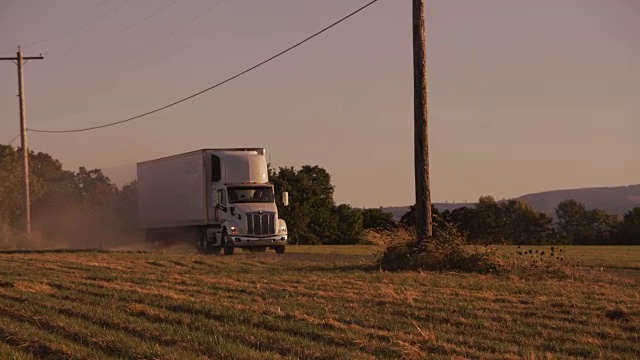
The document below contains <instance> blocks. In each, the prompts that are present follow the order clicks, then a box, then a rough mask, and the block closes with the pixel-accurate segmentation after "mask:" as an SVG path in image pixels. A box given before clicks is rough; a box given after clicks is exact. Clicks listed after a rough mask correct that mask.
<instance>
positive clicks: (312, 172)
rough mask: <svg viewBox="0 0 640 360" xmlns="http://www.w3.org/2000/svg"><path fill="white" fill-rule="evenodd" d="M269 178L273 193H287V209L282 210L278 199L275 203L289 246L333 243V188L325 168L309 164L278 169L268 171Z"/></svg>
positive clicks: (334, 233)
mask: <svg viewBox="0 0 640 360" xmlns="http://www.w3.org/2000/svg"><path fill="white" fill-rule="evenodd" d="M269 177H270V179H271V182H272V183H273V184H274V188H275V191H276V192H277V193H280V192H282V191H287V192H289V199H290V200H289V208H288V209H284V208H283V206H282V203H281V201H280V199H279V200H278V201H277V204H278V212H279V213H280V214H282V215H281V216H282V218H283V219H284V220H285V221H286V222H287V228H288V230H289V235H290V237H291V242H292V243H297V244H322V243H325V244H326V243H331V242H333V241H334V240H335V238H336V236H337V234H336V226H337V222H336V216H335V213H334V211H333V210H334V209H333V208H334V206H335V204H334V201H333V191H334V187H333V185H332V184H331V175H329V173H328V172H327V171H326V170H325V169H323V168H321V167H319V166H310V165H305V166H303V167H302V168H301V169H300V170H296V169H294V168H293V167H281V168H279V169H278V171H277V172H276V171H275V170H270V175H269Z"/></svg>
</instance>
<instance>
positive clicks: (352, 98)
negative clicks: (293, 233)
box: [0, 0, 640, 208]
mask: <svg viewBox="0 0 640 360" xmlns="http://www.w3.org/2000/svg"><path fill="white" fill-rule="evenodd" d="M364 3H365V1H356V0H343V1H337V0H330V1H325V2H296V1H293V0H277V1H274V2H270V3H268V4H267V3H262V2H237V1H216V2H211V1H204V0H197V1H193V2H190V3H181V2H175V3H174V2H171V1H170V0H165V1H162V2H161V3H159V2H152V1H150V0H137V1H134V2H131V1H128V0H126V1H120V2H118V3H113V2H112V3H110V4H109V3H107V4H106V3H105V2H104V1H98V0H95V1H80V0H66V1H60V2H57V3H56V4H53V3H51V2H47V3H45V4H42V3H41V2H38V1H33V0H31V1H18V0H9V1H5V2H3V4H2V5H1V6H2V9H3V11H2V12H0V30H1V33H2V34H3V36H2V37H0V56H13V55H15V50H16V47H15V46H16V44H22V45H23V52H24V54H25V56H33V55H37V54H39V53H43V55H44V60H42V61H34V62H30V63H29V64H28V65H27V66H26V68H25V88H26V89H25V91H26V104H27V124H28V126H29V127H32V128H37V129H66V128H76V127H83V126H93V125H99V124H103V123H106V122H110V121H115V120H120V119H123V118H127V117H129V116H133V115H137V114H139V113H142V112H146V111H148V110H150V109H154V108H156V107H158V106H162V105H164V104H167V103H170V102H172V101H175V100H176V99H179V98H182V97H184V96H186V95H188V94H191V93H193V92H194V91H199V90H201V89H203V88H206V87H207V86H210V85H211V84H213V83H216V82H218V81H220V80H222V79H224V78H226V77H228V76H230V75H232V74H235V73H237V72H238V71H240V70H243V69H245V68H247V67H250V66H252V65H254V64H255V63H258V62H260V61H262V60H263V59H265V58H267V57H269V56H271V55H273V54H274V53H277V52H279V51H281V50H282V49H284V48H286V47H288V46H290V45H291V44H293V43H296V42H297V41H299V40H301V39H302V38H304V37H306V36H308V35H310V34H311V33H313V32H315V31H317V30H318V29H320V28H322V27H324V26H326V25H328V24H330V23H331V22H333V21H335V20H337V19H338V18H340V17H341V16H343V15H345V14H346V13H348V12H351V11H353V10H355V9H356V8H358V7H360V6H362V5H363V4H364ZM426 6H427V7H426V12H427V19H426V21H427V23H426V25H427V66H428V67H427V71H428V74H427V76H428V84H429V88H428V96H429V98H428V110H429V127H430V128H429V131H430V132H429V135H430V138H429V141H430V144H429V148H430V163H431V194H432V200H433V202H434V203H444V202H446V201H448V202H449V203H451V202H453V201H455V202H456V203H463V200H465V199H466V200H468V201H476V200H477V199H478V198H479V197H480V196H482V195H491V196H494V198H496V199H500V198H515V197H519V196H523V195H526V194H533V193H539V192H546V191H555V190H566V189H576V188H597V187H619V186H631V185H634V184H637V183H640V167H638V166H637V162H638V161H637V159H636V157H637V156H636V154H638V153H639V151H640V146H639V145H638V142H637V141H634V134H638V133H640V68H639V67H638V66H637V61H636V59H640V42H638V41H637V34H639V33H640V21H638V19H640V4H638V3H637V2H636V1H633V0H616V1H608V2H606V3H605V2H602V1H596V0H588V1H574V0H572V1H568V0H567V1H564V2H561V3H558V2H556V1H551V0H543V1H539V2H536V3H528V4H515V3H513V2H510V1H507V0H487V1H485V2H482V3H477V2H474V1H471V0H467V1H457V2H448V1H444V0H442V1H428V2H427V3H426ZM283 10H285V11H283ZM410 12H411V7H410V3H409V2H397V1H385V0H380V1H379V2H378V3H376V4H374V5H372V6H371V7H370V8H368V9H365V10H364V11H363V12H361V13H359V14H357V15H356V16H354V17H353V18H351V19H349V20H348V21H345V22H344V23H342V24H340V25H338V26H336V27H335V28H333V29H331V30H329V31H328V32H326V33H325V34H323V35H322V36H320V37H318V38H317V39H314V40H312V41H311V42H309V43H308V44H305V45H303V46H302V47H300V48H299V49H295V50H294V51H292V52H291V53H288V54H286V55H285V56H283V57H282V58H279V59H277V60H275V61H273V62H271V63H269V64H267V65H265V66H264V67H263V68H260V69H257V70H255V71H254V72H251V73H250V74H247V75H246V76H243V77H241V78H238V79H237V80H235V81H233V82H230V83H229V84H227V85H224V86H222V87H220V88H219V89H216V90H214V91H212V92H210V93H208V94H205V95H202V96H200V97H198V98H196V99H193V100H191V101H189V102H187V103H184V104H181V105H178V106H176V107H174V108H171V109H167V110H165V111H162V112H159V113H157V114H154V115H151V116H149V117H146V118H142V119H140V120H137V121H135V122H132V123H128V124H124V125H122V126H117V127H113V128H108V129H102V130H96V131H91V132H86V133H81V134H61V135H57V134H36V133H33V132H30V133H29V135H28V136H29V145H30V146H29V148H30V150H33V151H35V152H45V153H49V154H51V155H52V156H53V157H54V158H56V159H59V160H60V161H61V162H62V163H63V166H64V168H65V169H69V170H77V168H78V167H79V166H85V167H87V168H100V169H102V170H103V171H105V173H106V174H107V175H109V174H108V171H109V169H113V168H118V167H123V166H134V167H135V163H136V162H140V161H144V160H150V159H154V158H159V157H163V156H167V155H172V154H177V153H181V152H186V151H189V150H192V149H196V148H201V147H238V146H247V145H250V146H255V147H264V148H266V150H267V154H268V155H269V156H271V160H272V163H273V165H274V166H275V167H279V166H294V167H296V168H300V166H302V165H304V164H309V165H318V166H320V167H323V168H324V169H326V170H327V171H328V172H329V174H331V176H332V183H333V184H334V185H335V196H334V198H335V200H336V202H337V203H346V204H350V205H352V206H353V207H367V208H376V207H380V206H383V207H392V206H406V205H402V204H413V203H414V198H415V195H414V180H413V174H414V173H413V171H414V169H413V102H412V94H413V88H412V71H411V59H412V56H411V17H410V15H411V13H410ZM24 29H28V30H26V31H25V30H24ZM123 29H125V30H123ZM47 39H49V40H47ZM41 40H46V41H41ZM29 45H30V46H29ZM61 50H62V52H58V51H61ZM64 50H67V51H64ZM15 70H16V69H15V66H14V65H13V64H11V63H9V62H2V63H0V84H2V86H0V134H1V136H0V142H2V143H4V144H6V143H8V142H9V141H10V140H11V139H12V138H13V137H14V136H15V135H16V134H17V133H18V123H19V116H18V110H19V109H18V104H17V101H16V97H15V94H16V93H17V79H16V71H15ZM248 130H249V131H248ZM238 138H240V139H241V141H240V143H238V140H237V139H238ZM110 177H111V176H110ZM113 180H114V182H115V179H113ZM371 194H375V196H373V197H372V196H371Z"/></svg>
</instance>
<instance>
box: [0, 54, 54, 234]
mask: <svg viewBox="0 0 640 360" xmlns="http://www.w3.org/2000/svg"><path fill="white" fill-rule="evenodd" d="M42 59H44V58H43V57H42V55H40V56H26V57H25V56H22V50H20V47H18V53H17V54H16V57H10V58H8V57H3V58H0V60H11V61H13V62H14V63H15V64H16V65H18V91H19V94H18V96H19V98H20V145H21V147H22V160H23V163H22V164H23V165H22V166H23V170H24V204H25V231H26V233H27V235H29V234H31V200H30V196H29V147H28V146H27V113H26V106H25V103H24V70H23V67H24V64H25V63H26V62H27V61H28V60H42Z"/></svg>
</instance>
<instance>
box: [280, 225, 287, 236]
mask: <svg viewBox="0 0 640 360" xmlns="http://www.w3.org/2000/svg"><path fill="white" fill-rule="evenodd" d="M280 233H281V234H286V233H287V227H286V226H281V227H280Z"/></svg>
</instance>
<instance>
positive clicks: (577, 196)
mask: <svg viewBox="0 0 640 360" xmlns="http://www.w3.org/2000/svg"><path fill="white" fill-rule="evenodd" d="M519 199H521V200H523V201H524V202H526V203H527V204H529V205H531V206H532V207H533V208H534V209H536V210H538V211H540V212H544V213H547V214H549V215H554V212H555V208H556V205H557V204H558V203H559V202H561V201H563V200H565V199H574V200H577V201H579V202H581V203H583V204H585V205H586V206H587V208H589V209H595V208H598V209H602V210H604V211H606V212H608V213H609V214H613V215H622V214H624V213H626V212H627V211H629V210H631V209H632V208H634V207H636V206H640V184H638V185H628V186H617V187H597V188H584V189H570V190H554V191H545V192H541V193H535V194H527V195H523V196H521V197H519Z"/></svg>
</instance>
